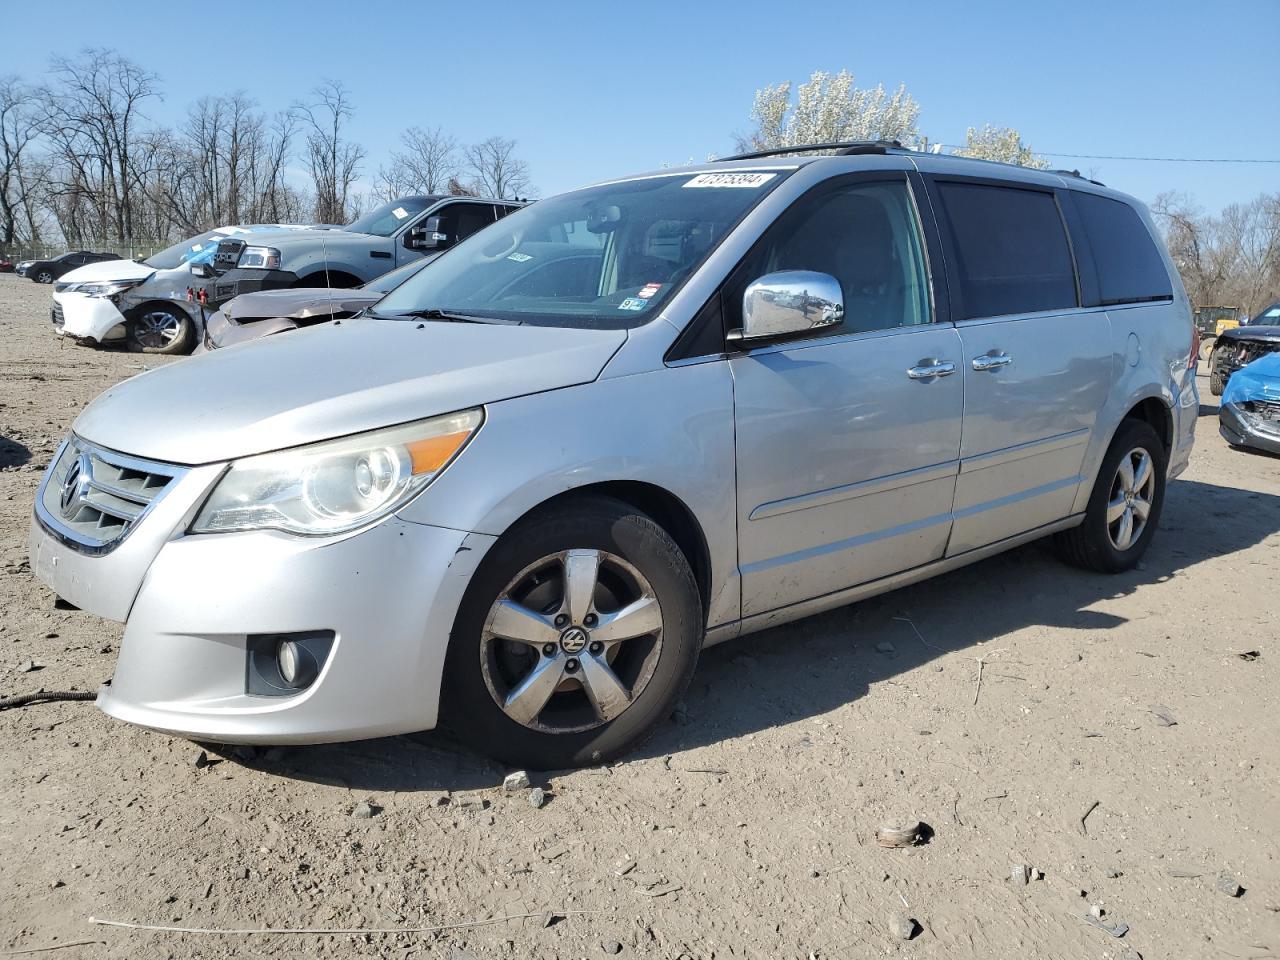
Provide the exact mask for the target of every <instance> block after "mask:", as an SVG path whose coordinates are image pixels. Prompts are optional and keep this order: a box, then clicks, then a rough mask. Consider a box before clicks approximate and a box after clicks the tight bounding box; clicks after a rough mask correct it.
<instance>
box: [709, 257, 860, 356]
mask: <svg viewBox="0 0 1280 960" xmlns="http://www.w3.org/2000/svg"><path fill="white" fill-rule="evenodd" d="M842 320H844V293H843V291H842V290H841V289H840V281H839V280H837V279H836V278H835V277H833V276H831V274H829V273H816V272H814V271H811V270H780V271H778V272H777V273H769V274H765V275H764V276H763V277H761V278H760V279H759V280H756V281H755V282H754V283H752V284H750V285H749V286H748V287H747V289H746V292H745V293H743V295H742V329H741V330H732V331H730V333H729V339H730V340H731V341H752V340H772V339H776V338H779V337H789V336H796V335H800V334H805V333H809V332H810V331H813V330H816V329H821V328H822V327H831V326H835V325H836V324H837V323H840V322H841V321H842Z"/></svg>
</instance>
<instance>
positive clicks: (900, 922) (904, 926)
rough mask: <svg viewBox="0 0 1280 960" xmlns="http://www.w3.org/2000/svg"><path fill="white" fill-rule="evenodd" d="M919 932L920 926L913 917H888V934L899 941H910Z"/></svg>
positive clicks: (894, 915)
mask: <svg viewBox="0 0 1280 960" xmlns="http://www.w3.org/2000/svg"><path fill="white" fill-rule="evenodd" d="M919 932H920V924H919V923H918V922H917V921H916V919H915V918H914V917H904V916H901V915H900V914H896V913H894V914H890V915H889V934H890V935H891V936H894V937H897V938H898V939H899V940H910V939H912V938H913V937H914V936H915V935H916V934H917V933H919Z"/></svg>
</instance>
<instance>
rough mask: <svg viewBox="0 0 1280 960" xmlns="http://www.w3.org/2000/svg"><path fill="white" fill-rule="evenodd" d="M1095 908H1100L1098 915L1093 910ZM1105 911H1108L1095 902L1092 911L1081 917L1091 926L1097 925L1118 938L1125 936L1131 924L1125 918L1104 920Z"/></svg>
mask: <svg viewBox="0 0 1280 960" xmlns="http://www.w3.org/2000/svg"><path fill="white" fill-rule="evenodd" d="M1095 909H1097V910H1099V915H1098V916H1095V915H1094V913H1093V910H1095ZM1105 912H1106V911H1104V910H1101V908H1099V907H1098V906H1097V904H1094V906H1093V908H1091V909H1090V912H1089V913H1086V914H1084V915H1083V916H1082V917H1081V918H1080V919H1082V920H1083V921H1084V922H1085V923H1087V924H1089V925H1090V926H1094V927H1097V928H1098V929H1099V930H1102V931H1104V932H1105V933H1109V934H1111V936H1113V937H1116V938H1117V939H1119V938H1120V937H1123V936H1124V935H1125V934H1126V933H1128V932H1129V925H1128V924H1127V923H1125V922H1124V921H1123V920H1103V919H1102V916H1101V914H1102V913H1105Z"/></svg>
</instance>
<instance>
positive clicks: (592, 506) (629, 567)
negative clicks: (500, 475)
mask: <svg viewBox="0 0 1280 960" xmlns="http://www.w3.org/2000/svg"><path fill="white" fill-rule="evenodd" d="M705 624H706V620H705V613H704V610H703V605H702V602H701V599H700V594H699V590H698V583H697V581H696V579H695V577H694V574H693V570H692V567H691V565H690V563H689V559H688V557H687V555H686V554H685V552H684V550H682V549H681V546H680V545H678V544H677V543H676V541H675V540H674V539H673V537H672V535H671V533H669V532H668V529H666V528H664V527H663V526H661V525H659V524H658V523H657V522H656V521H655V520H654V519H653V518H652V517H650V516H649V515H647V514H646V513H644V512H642V511H640V510H639V509H637V508H636V507H634V506H632V505H631V504H629V503H626V502H624V501H621V500H617V499H614V498H613V497H609V496H607V495H603V494H590V493H583V494H579V495H572V496H568V497H566V498H564V500H563V501H562V502H559V503H554V504H550V505H548V506H546V507H543V508H540V509H539V510H537V511H536V512H534V513H532V514H530V515H529V516H527V517H525V518H524V519H523V520H521V521H520V522H519V523H517V524H516V525H515V526H513V527H512V528H511V529H509V530H508V531H507V533H506V534H504V535H503V536H502V537H501V538H499V540H498V542H497V543H495V544H494V545H493V546H492V547H490V548H489V550H488V551H487V553H486V554H485V557H484V560H483V561H482V562H481V564H480V567H479V568H478V569H477V571H476V573H475V574H474V575H473V576H472V578H471V582H470V584H469V585H468V587H467V592H466V595H465V596H464V598H463V601H462V605H461V608H460V609H459V612H458V616H457V620H456V621H455V623H454V627H453V630H452V634H451V637H450V640H449V649H448V652H447V657H446V665H445V674H444V678H443V683H442V688H441V698H442V701H443V702H442V704H441V711H442V719H443V720H444V722H446V723H447V724H449V726H450V727H452V728H453V730H454V731H455V733H457V734H458V735H459V736H461V737H462V738H463V739H465V740H467V741H469V742H470V743H471V744H472V745H473V746H474V747H475V748H476V749H478V750H480V751H482V752H484V753H487V754H489V755H491V756H493V757H496V758H498V759H500V760H503V761H505V762H507V763H511V764H516V765H519V766H524V767H528V768H530V769H535V770H553V769H562V768H565V767H575V766H582V765H584V764H592V763H601V762H604V761H607V760H610V759H612V758H614V757H617V756H619V755H620V754H623V753H625V752H627V751H628V750H631V749H633V748H634V747H635V746H636V745H637V744H639V743H640V742H641V741H642V740H644V739H645V738H646V737H647V736H648V735H649V734H651V733H652V732H653V731H654V730H655V729H656V728H657V727H658V726H659V725H660V724H661V723H662V722H663V721H665V720H667V719H668V718H669V717H670V716H671V712H672V710H673V709H674V708H675V705H676V703H677V702H678V700H679V698H680V696H681V695H682V694H683V693H684V690H685V688H686V687H687V686H688V684H689V680H690V679H691V678H692V676H693V671H694V669H695V667H696V666H697V662H698V653H699V650H700V648H701V645H702V637H703V633H704V631H705Z"/></svg>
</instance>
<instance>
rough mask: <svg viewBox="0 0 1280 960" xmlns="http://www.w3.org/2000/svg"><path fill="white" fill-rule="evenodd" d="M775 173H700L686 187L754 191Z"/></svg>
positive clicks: (774, 175)
mask: <svg viewBox="0 0 1280 960" xmlns="http://www.w3.org/2000/svg"><path fill="white" fill-rule="evenodd" d="M776 176H777V174H776V173H700V174H698V175H697V176H696V177H694V178H693V179H692V180H690V181H689V182H688V183H686V184H684V186H686V187H746V188H747V189H748V190H754V189H756V188H757V187H763V186H764V185H765V184H766V183H768V182H769V181H770V180H772V179H773V178H774V177H776Z"/></svg>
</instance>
